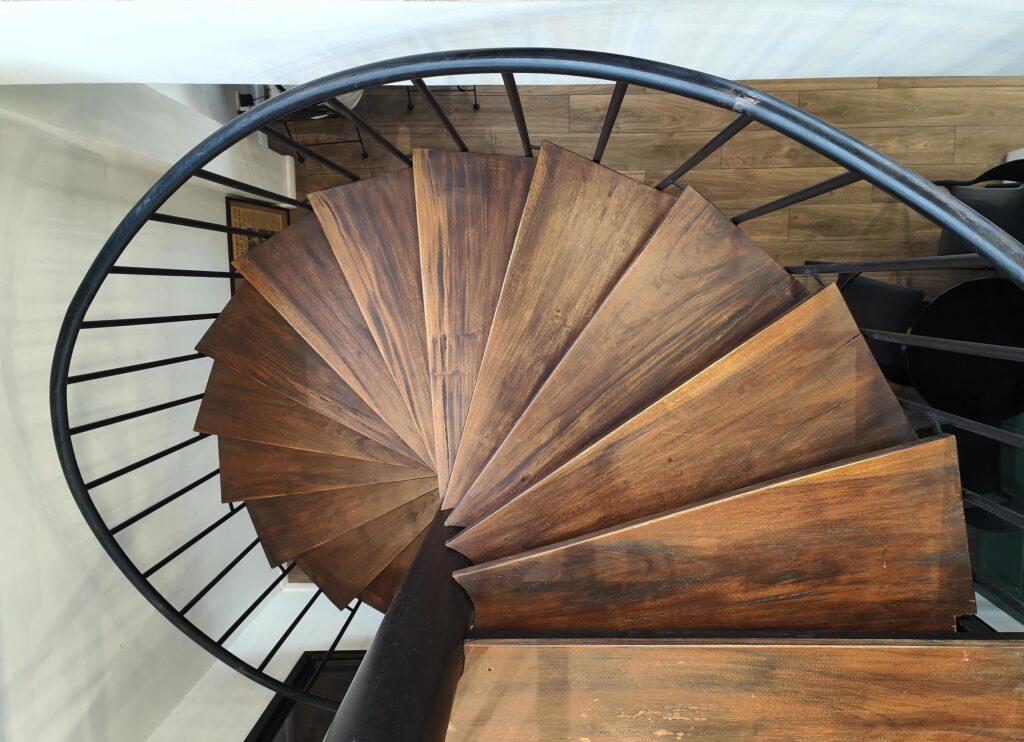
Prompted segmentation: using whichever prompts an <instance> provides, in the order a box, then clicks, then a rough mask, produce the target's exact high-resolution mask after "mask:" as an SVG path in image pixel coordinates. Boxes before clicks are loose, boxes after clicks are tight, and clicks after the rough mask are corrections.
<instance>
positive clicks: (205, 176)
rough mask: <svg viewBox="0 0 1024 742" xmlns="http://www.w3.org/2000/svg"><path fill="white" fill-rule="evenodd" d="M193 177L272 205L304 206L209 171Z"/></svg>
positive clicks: (292, 199) (276, 194) (271, 192)
mask: <svg viewBox="0 0 1024 742" xmlns="http://www.w3.org/2000/svg"><path fill="white" fill-rule="evenodd" d="M195 177H197V178H201V179H202V180H208V181H210V182H211V183H217V184H219V185H222V186H227V187H228V188H234V189H235V190H237V191H243V192H245V193H251V194H252V195H254V196H260V197H262V198H266V199H269V200H270V201H273V202H274V203H278V204H288V205H289V206H299V207H302V206H305V204H304V203H303V202H302V201H299V200H297V199H294V198H292V197H291V196H284V195H282V194H280V193H274V192H273V191H268V190H267V189H266V188H260V187H258V186H254V185H249V184H248V183H243V182H242V181H240V180H235V179H234V178H228V177H227V176H224V175H218V174H217V173H211V172H210V171H209V170H200V171H198V172H197V173H196V176H195Z"/></svg>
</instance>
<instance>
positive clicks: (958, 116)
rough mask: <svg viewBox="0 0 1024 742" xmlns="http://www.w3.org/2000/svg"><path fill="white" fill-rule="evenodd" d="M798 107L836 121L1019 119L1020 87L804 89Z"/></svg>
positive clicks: (1023, 105)
mask: <svg viewBox="0 0 1024 742" xmlns="http://www.w3.org/2000/svg"><path fill="white" fill-rule="evenodd" d="M800 107H801V108H803V109H804V110H805V111H807V112H808V113H810V114H813V115H815V116H818V117H819V118H823V119H825V121H828V122H829V123H830V124H835V125H836V126H842V127H845V126H868V125H870V126H900V125H904V122H906V121H907V120H908V119H910V120H913V121H914V122H915V123H916V125H918V126H941V125H947V126H948V125H986V126H996V125H1003V124H1009V125H1012V124H1019V123H1020V112H1021V111H1022V110H1024V88H1015V87H998V88H997V87H977V88H970V87H960V88H904V89H888V90H886V89H879V90H843V91H836V90H808V91H801V92H800Z"/></svg>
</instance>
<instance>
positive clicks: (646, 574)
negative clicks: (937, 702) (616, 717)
mask: <svg viewBox="0 0 1024 742" xmlns="http://www.w3.org/2000/svg"><path fill="white" fill-rule="evenodd" d="M455 578H456V579H457V580H458V582H459V584H460V585H462V587H463V588H465V590H466V592H467V593H469V596H470V598H472V600H473V606H474V625H475V627H476V629H477V630H481V631H489V630H498V631H527V632H529V631H632V630H647V631H672V630H675V631H714V630H727V631H745V630H749V631H757V630H787V631H796V630H811V631H813V630H818V631H953V630H955V628H956V617H957V616H962V615H966V614H971V613H974V593H973V589H972V584H971V565H970V560H969V558H968V555H967V532H966V527H965V525H964V514H963V507H962V504H961V501H960V474H959V471H958V469H957V464H956V444H955V442H954V439H953V438H952V437H951V436H942V437H939V438H934V439H931V440H929V441H925V442H920V443H910V444H905V445H903V446H899V447H897V448H891V449H887V450H885V451H881V452H878V453H873V454H868V455H866V456H863V457H859V458H856V459H852V460H849V461H846V462H843V463H841V464H836V465H833V466H828V467H824V468H821V469H817V470H813V471H810V472H805V473H802V474H798V475H796V476H791V477H787V478H785V479H781V480H777V481H774V482H770V483H768V484H763V485H755V486H753V487H750V488H747V489H745V490H741V491H740V492H737V493H734V494H730V495H725V496H722V497H718V498H714V499H711V500H707V501H703V502H698V503H696V504H693V505H688V506H684V507H682V508H679V509H677V510H673V511H669V512H667V513H661V514H658V515H654V516H649V517H647V518H644V519H641V520H637V521H633V522H631V523H628V524H626V525H622V526H616V527H614V528H610V529H607V530H605V531H601V532H599V533H596V534H592V535H589V536H582V537H580V538H577V539H574V540H571V541H565V542H562V543H558V544H554V545H553V546H548V547H545V548H542V549H537V550H535V551H531V552H527V553H525V554H519V555H516V556H513V557H509V558H508V559H504V560H501V561H496V562H489V563H485V564H481V565H479V566H475V567H469V568H467V569H464V570H460V571H459V572H456V573H455Z"/></svg>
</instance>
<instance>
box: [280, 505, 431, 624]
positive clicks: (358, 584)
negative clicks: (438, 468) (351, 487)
mask: <svg viewBox="0 0 1024 742" xmlns="http://www.w3.org/2000/svg"><path fill="white" fill-rule="evenodd" d="M439 500H440V498H439V497H438V493H437V489H436V488H435V489H434V490H433V491H432V492H428V493H427V494H425V495H421V496H420V497H418V498H416V499H415V500H413V501H412V502H410V503H407V504H405V505H403V506H401V507H399V508H395V509H394V510H391V511H390V512H387V513H385V514H384V515H382V516H380V517H379V518H374V519H373V520H371V521H369V522H368V523H364V524H363V525H361V526H359V527H358V528H356V529H353V530H351V531H348V532H347V533H344V534H342V535H341V536H338V537H337V538H335V539H332V540H331V541H328V542H327V543H325V544H322V545H321V546H318V547H316V548H315V549H312V550H310V551H307V552H306V553H305V554H301V555H300V556H298V557H296V558H295V563H296V564H298V565H299V567H301V568H302V570H303V571H304V572H305V573H306V574H308V575H309V576H310V579H312V580H313V582H314V583H315V584H316V586H317V587H319V588H320V589H321V590H323V591H324V595H326V596H327V597H328V598H330V600H331V602H332V603H334V604H335V605H336V606H338V607H339V608H344V607H345V606H346V605H348V602H349V601H350V600H352V598H354V597H356V596H357V595H358V594H359V593H360V591H362V590H363V589H364V588H365V587H366V586H367V585H369V584H370V583H371V582H372V581H373V580H374V578H375V577H376V576H377V575H379V574H380V573H381V570H383V569H384V568H385V567H387V566H388V564H389V563H391V561H392V560H393V559H394V558H395V557H396V556H398V554H400V553H401V552H402V550H403V549H404V548H405V547H406V546H407V545H408V544H409V542H410V541H411V540H412V539H413V538H414V537H415V536H416V534H418V533H419V532H420V531H422V530H423V529H424V528H426V527H427V525H428V524H429V523H430V521H431V519H432V518H433V517H434V513H435V512H437V508H438V504H439Z"/></svg>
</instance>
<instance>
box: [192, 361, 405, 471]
mask: <svg viewBox="0 0 1024 742" xmlns="http://www.w3.org/2000/svg"><path fill="white" fill-rule="evenodd" d="M195 429H196V431H198V432H202V433H212V434H213V435H223V436H227V437H229V438H239V439H241V440H246V441H254V442H256V443H269V444H271V445H274V446H283V447H285V448H298V449H302V450H304V451H318V452H320V453H329V454H333V455H335V456H347V457H349V458H353V459H367V460H369V461H381V462H384V463H387V464H396V465H398V466H409V467H414V468H416V467H420V466H422V464H421V463H419V462H417V461H416V460H415V459H413V458H409V457H406V456H402V455H401V454H399V453H397V452H396V451H393V450H392V449H390V448H388V447H387V446H385V445H383V444H381V443H378V442H377V441H375V440H373V439H372V438H367V437H366V436H365V435H362V434H361V433H357V432H356V431H354V430H352V429H351V428H346V427H345V426H344V425H341V424H339V423H337V422H335V421H334V420H331V419H330V418H327V417H324V416H323V415H321V414H319V413H317V412H314V411H313V410H311V409H309V408H308V407H304V406H303V405H301V404H299V403H297V402H294V401H292V400H290V399H288V397H285V396H282V395H280V394H278V393H277V392H274V391H271V389H270V388H269V387H266V386H264V385H263V384H261V383H259V382H258V381H254V380H252V379H250V378H248V377H246V376H243V375H242V374H240V373H238V372H237V371H235V370H233V369H232V368H231V367H229V366H227V365H226V364H223V363H221V362H219V361H218V362H215V363H214V364H213V369H212V370H211V371H210V378H209V380H208V381H207V382H206V392H205V394H204V395H203V402H202V404H201V405H200V407H199V415H198V417H197V418H196V424H195Z"/></svg>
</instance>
